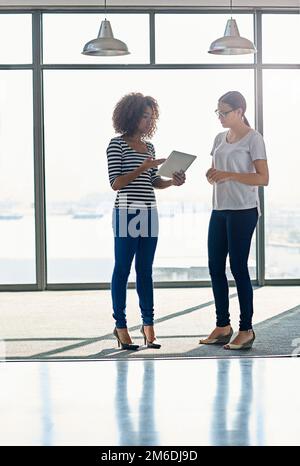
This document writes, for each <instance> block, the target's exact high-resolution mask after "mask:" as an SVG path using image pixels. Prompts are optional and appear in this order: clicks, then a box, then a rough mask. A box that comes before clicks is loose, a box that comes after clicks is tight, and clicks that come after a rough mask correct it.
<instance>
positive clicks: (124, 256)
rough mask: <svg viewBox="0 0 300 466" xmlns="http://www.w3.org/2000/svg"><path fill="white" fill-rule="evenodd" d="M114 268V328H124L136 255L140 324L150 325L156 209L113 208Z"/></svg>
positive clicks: (112, 291) (112, 287)
mask: <svg viewBox="0 0 300 466" xmlns="http://www.w3.org/2000/svg"><path fill="white" fill-rule="evenodd" d="M113 230H114V236H115V266H114V271H113V276H112V281H111V294H112V302H113V317H114V319H115V321H116V327H117V328H126V327H127V321H126V291H127V282H128V276H129V274H130V269H131V264H132V261H133V257H134V256H135V270H136V290H137V293H138V296H139V305H140V309H141V315H142V322H143V324H144V325H153V319H154V308H153V306H154V304H153V281H152V264H153V260H154V254H155V250H156V245H157V237H158V213H157V210H156V209H146V210H144V211H143V210H139V209H138V210H137V211H136V212H131V211H130V210H126V209H114V212H113Z"/></svg>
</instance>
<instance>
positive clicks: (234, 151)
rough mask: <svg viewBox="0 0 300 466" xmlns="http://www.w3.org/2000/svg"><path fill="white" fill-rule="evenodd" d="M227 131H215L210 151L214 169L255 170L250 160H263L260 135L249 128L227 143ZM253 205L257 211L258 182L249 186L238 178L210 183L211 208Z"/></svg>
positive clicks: (262, 144) (233, 208) (233, 207)
mask: <svg viewBox="0 0 300 466" xmlns="http://www.w3.org/2000/svg"><path fill="white" fill-rule="evenodd" d="M227 132H228V131H224V132H222V133H219V134H218V135H217V136H216V138H215V141H214V145H213V148H212V151H211V155H212V157H213V162H214V167H215V168H216V169H217V170H222V171H226V172H236V173H256V171H255V166H254V164H253V162H254V160H258V159H261V160H267V156H266V149H265V143H264V140H263V137H262V135H261V134H260V133H259V132H258V131H256V130H254V129H250V131H249V132H248V133H247V134H246V135H245V136H244V137H243V138H242V139H240V140H239V141H237V142H233V143H231V144H230V143H228V142H227V141H226V135H227ZM254 207H257V210H258V213H259V215H260V207H259V197H258V186H250V185H247V184H243V183H240V182H238V181H231V180H230V181H223V182H219V183H214V184H213V209H215V210H226V209H230V210H240V209H251V208H254Z"/></svg>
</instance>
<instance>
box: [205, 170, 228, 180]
mask: <svg viewBox="0 0 300 466" xmlns="http://www.w3.org/2000/svg"><path fill="white" fill-rule="evenodd" d="M206 177H207V179H208V181H209V182H213V183H220V182H222V181H228V180H230V179H231V173H229V172H223V171H221V170H216V169H215V168H210V169H209V170H208V172H207V173H206Z"/></svg>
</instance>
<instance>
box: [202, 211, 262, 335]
mask: <svg viewBox="0 0 300 466" xmlns="http://www.w3.org/2000/svg"><path fill="white" fill-rule="evenodd" d="M257 219H258V212H257V208H256V207H255V208H253V209H245V210H213V211H212V214H211V218H210V223H209V230H208V265H209V273H210V276H211V282H212V288H213V293H214V298H215V305H216V314H217V326H218V327H225V326H226V325H229V324H230V316H229V297H228V281H227V277H226V273H225V270H226V258H227V255H228V253H229V260H230V269H231V272H232V275H233V277H234V280H235V283H236V287H237V292H238V298H239V304H240V330H250V329H252V315H253V289H252V285H251V281H250V276H249V270H248V257H249V251H250V245H251V239H252V235H253V233H254V230H255V227H256V224H257Z"/></svg>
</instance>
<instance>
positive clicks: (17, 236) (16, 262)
mask: <svg viewBox="0 0 300 466" xmlns="http://www.w3.org/2000/svg"><path fill="white" fill-rule="evenodd" d="M32 134H33V125H32V78H31V71H3V70H2V71H0V140H1V144H0V238H1V241H0V283H1V284H14V283H35V281H36V278H35V225H34V207H33V206H34V177H33V141H32Z"/></svg>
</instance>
